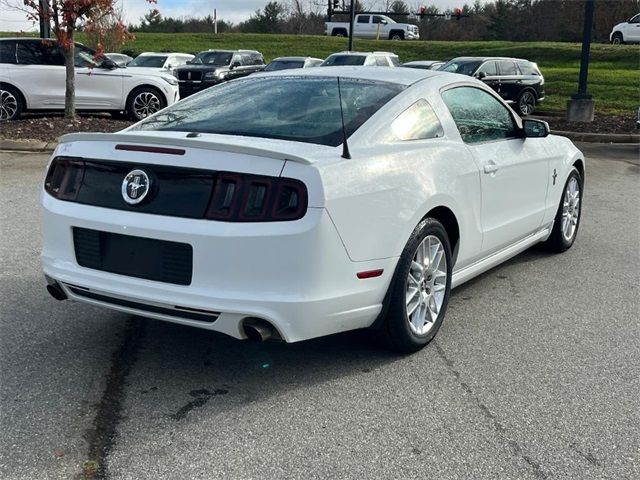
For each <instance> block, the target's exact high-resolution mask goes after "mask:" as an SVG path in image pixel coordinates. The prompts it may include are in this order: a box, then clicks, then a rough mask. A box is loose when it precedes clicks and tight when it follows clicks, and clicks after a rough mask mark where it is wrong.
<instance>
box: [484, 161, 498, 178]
mask: <svg viewBox="0 0 640 480" xmlns="http://www.w3.org/2000/svg"><path fill="white" fill-rule="evenodd" d="M498 168H499V167H498V165H496V163H495V162H494V161H493V160H489V163H487V164H485V166H484V173H487V174H489V175H491V174H493V173H496V172H497V171H498Z"/></svg>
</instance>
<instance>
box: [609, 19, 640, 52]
mask: <svg viewBox="0 0 640 480" xmlns="http://www.w3.org/2000/svg"><path fill="white" fill-rule="evenodd" d="M609 41H610V42H611V43H613V44H614V45H619V44H621V43H638V42H640V13H639V14H637V15H635V16H633V17H631V18H630V19H629V20H627V21H626V22H622V23H619V24H617V25H616V26H615V27H613V29H612V30H611V33H610V34H609Z"/></svg>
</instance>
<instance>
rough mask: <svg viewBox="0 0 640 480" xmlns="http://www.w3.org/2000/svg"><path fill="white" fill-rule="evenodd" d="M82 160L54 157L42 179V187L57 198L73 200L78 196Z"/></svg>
mask: <svg viewBox="0 0 640 480" xmlns="http://www.w3.org/2000/svg"><path fill="white" fill-rule="evenodd" d="M83 175H84V162H83V161H82V160H78V159H75V158H64V157H57V158H54V159H53V161H52V162H51V166H50V167H49V171H48V172H47V178H45V180H44V189H45V190H46V191H47V193H49V194H50V195H52V196H53V197H55V198H57V199H59V200H70V201H74V200H75V199H76V197H77V196H78V191H79V190H80V184H81V183H82V177H83Z"/></svg>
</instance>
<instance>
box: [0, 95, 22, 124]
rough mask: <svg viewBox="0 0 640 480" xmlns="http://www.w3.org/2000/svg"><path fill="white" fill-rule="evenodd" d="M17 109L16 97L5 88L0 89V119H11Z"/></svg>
mask: <svg viewBox="0 0 640 480" xmlns="http://www.w3.org/2000/svg"><path fill="white" fill-rule="evenodd" d="M17 111H18V99H17V98H16V97H15V96H14V95H13V93H11V92H9V91H7V90H0V120H10V119H12V118H13V117H14V116H15V114H16V112H17Z"/></svg>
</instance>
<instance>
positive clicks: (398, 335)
mask: <svg viewBox="0 0 640 480" xmlns="http://www.w3.org/2000/svg"><path fill="white" fill-rule="evenodd" d="M451 271H452V261H451V246H450V243H449V237H448V235H447V231H446V230H445V228H444V227H443V226H442V224H441V223H440V222H438V221H437V220H435V219H433V218H427V219H425V220H423V221H422V222H420V224H419V225H418V226H417V227H416V229H415V230H414V231H413V233H412V234H411V237H410V238H409V241H408V242H407V245H406V247H405V248H404V250H403V252H402V255H401V256H400V260H399V261H398V265H397V267H396V272H395V274H394V277H393V280H392V283H391V285H390V286H389V288H390V292H389V293H390V296H389V309H388V311H387V315H386V318H385V320H384V322H385V323H384V328H383V329H382V332H381V333H382V335H383V336H384V340H385V341H386V343H387V344H388V346H389V347H391V348H392V349H394V350H396V351H399V352H402V353H413V352H417V351H418V350H420V349H422V348H423V347H424V346H425V345H427V344H428V343H429V342H430V341H431V340H432V339H433V337H435V335H436V333H437V332H438V330H439V328H440V325H442V321H443V320H444V316H445V314H446V311H447V305H448V303H449V294H450V292H451Z"/></svg>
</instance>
